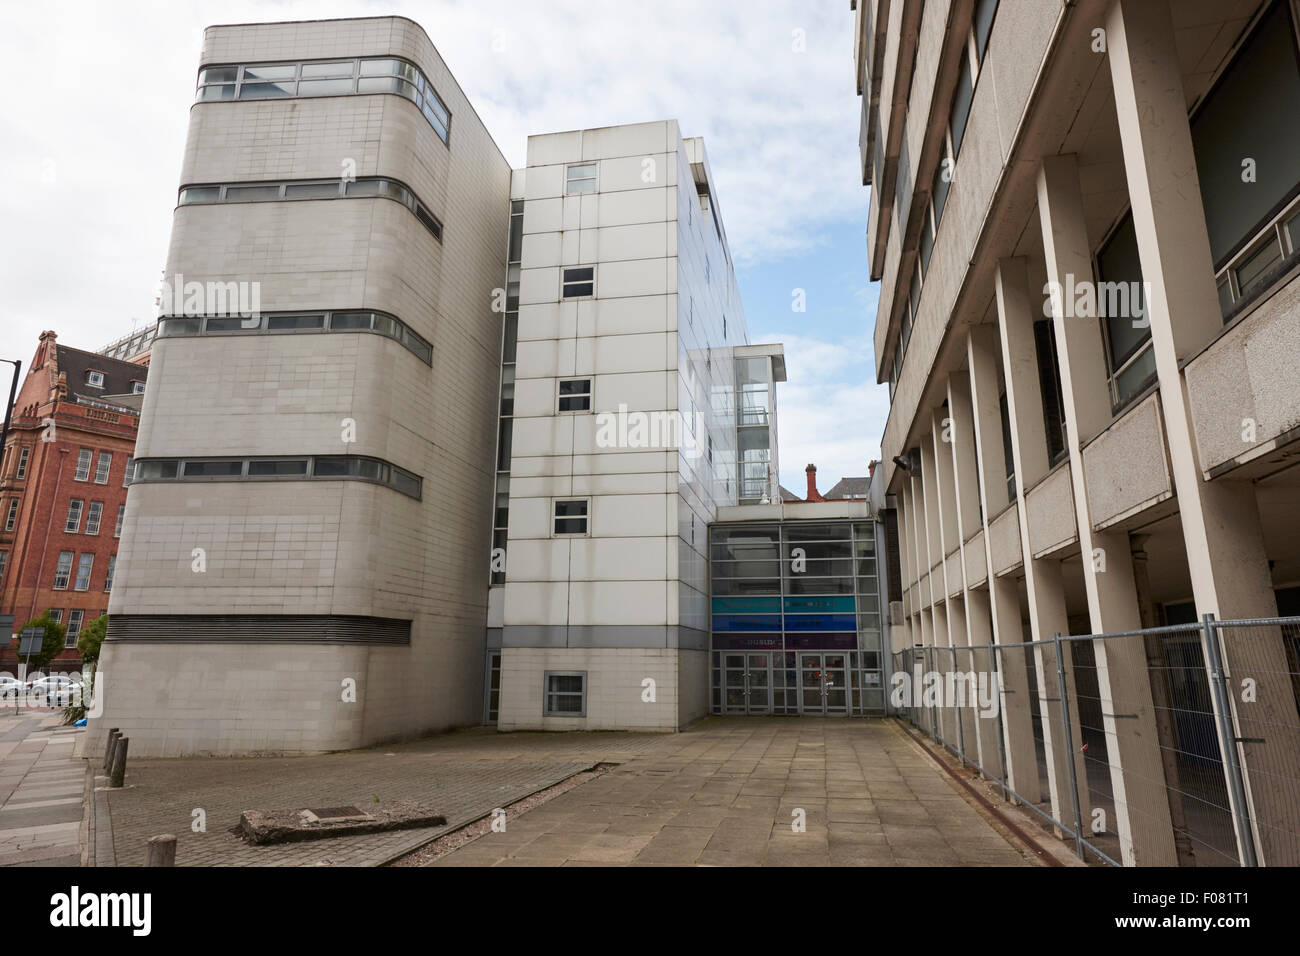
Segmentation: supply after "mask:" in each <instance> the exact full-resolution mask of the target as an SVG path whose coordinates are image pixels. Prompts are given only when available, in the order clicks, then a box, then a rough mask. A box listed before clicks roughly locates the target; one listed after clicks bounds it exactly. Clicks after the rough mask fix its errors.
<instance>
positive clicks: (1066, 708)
mask: <svg viewBox="0 0 1300 956" xmlns="http://www.w3.org/2000/svg"><path fill="white" fill-rule="evenodd" d="M1052 641H1053V642H1054V643H1055V645H1056V682H1057V684H1058V685H1059V688H1060V694H1061V724H1062V726H1063V727H1064V737H1065V756H1066V763H1068V764H1069V766H1070V805H1071V807H1072V808H1073V810H1074V852H1075V853H1076V854H1078V856H1079V859H1081V860H1082V859H1083V825H1082V823H1081V814H1080V807H1079V773H1078V771H1077V770H1076V769H1075V766H1074V735H1073V733H1072V732H1071V731H1070V692H1069V688H1068V687H1067V685H1066V683H1065V658H1064V657H1063V656H1062V654H1061V651H1062V648H1061V635H1060V634H1057V635H1056V636H1055V637H1053V638H1052Z"/></svg>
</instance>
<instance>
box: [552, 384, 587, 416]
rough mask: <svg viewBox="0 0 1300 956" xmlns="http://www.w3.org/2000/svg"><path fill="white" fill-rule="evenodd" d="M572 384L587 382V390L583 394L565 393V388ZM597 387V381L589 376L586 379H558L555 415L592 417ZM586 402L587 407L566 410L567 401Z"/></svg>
mask: <svg viewBox="0 0 1300 956" xmlns="http://www.w3.org/2000/svg"><path fill="white" fill-rule="evenodd" d="M572 382H585V383H586V385H587V388H586V390H585V391H582V392H571V393H569V394H567V395H566V394H565V393H564V386H565V385H567V384H569V383H572ZM595 392H596V385H595V379H593V378H591V377H590V376H587V377H585V378H557V379H556V380H555V414H557V415H590V414H591V413H592V405H593V399H594V398H595ZM583 400H585V401H586V404H585V406H582V407H578V408H565V407H564V403H565V402H566V401H579V402H581V401H583Z"/></svg>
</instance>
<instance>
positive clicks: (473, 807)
mask: <svg viewBox="0 0 1300 956" xmlns="http://www.w3.org/2000/svg"><path fill="white" fill-rule="evenodd" d="M664 739H665V738H663V737H660V736H656V735H649V734H624V733H593V734H498V733H497V732H496V731H494V730H491V729H488V728H473V729H470V730H464V731H458V732H455V733H449V734H441V735H438V736H436V737H430V738H426V739H425V740H421V741H415V742H412V743H408V744H395V745H391V746H387V747H382V748H376V749H372V750H357V751H350V752H348V753H338V754H324V755H319V756H311V757H249V758H183V759H166V760H164V759H147V758H143V759H138V760H136V759H131V760H129V761H128V765H127V775H126V784H127V788H126V789H123V790H115V791H111V792H108V793H104V792H100V793H99V794H97V802H96V814H95V827H96V831H97V834H98V837H99V838H98V839H97V841H96V853H95V865H97V866H115V865H116V866H139V865H143V863H144V858H145V845H146V843H147V841H148V839H149V837H151V836H156V835H158V834H160V833H174V834H175V835H176V837H177V847H176V865H177V866H375V865H378V864H380V863H383V862H385V861H387V860H389V859H391V858H392V857H394V856H396V855H398V854H401V853H403V852H405V851H407V850H410V849H412V848H414V847H416V846H419V845H420V844H422V843H424V842H426V841H428V840H430V839H432V838H433V837H435V836H438V835H439V834H441V833H445V832H447V831H448V830H451V829H454V828H456V827H459V826H463V825H464V824H466V823H469V822H470V821H472V820H475V819H477V818H479V817H481V816H483V815H485V814H487V813H489V812H491V810H493V809H494V808H496V807H500V806H504V805H505V804H508V803H512V802H514V801H516V800H519V799H522V798H523V797H526V796H528V795H529V794H531V793H535V792H536V791H538V790H541V789H544V788H546V787H549V786H551V785H553V784H555V783H558V782H559V781H561V780H563V779H564V778H566V777H569V776H571V775H572V774H575V773H578V772H579V771H581V770H585V769H587V768H588V767H591V766H592V765H593V764H596V763H599V762H601V761H624V760H627V759H629V758H630V757H631V756H633V755H635V754H636V753H638V752H641V751H645V750H649V749H651V748H652V747H654V746H655V745H656V744H658V743H661V742H662V741H663V740H664ZM375 797H378V798H379V800H380V802H381V803H383V802H386V801H393V800H415V801H419V802H422V803H428V804H431V805H432V806H434V807H435V808H437V809H438V810H439V811H440V812H442V813H443V815H444V816H446V817H447V825H446V826H444V827H426V828H419V829H413V830H401V831H396V832H393V833H384V834H369V835H363V836H352V837H335V838H331V839H326V840H312V841H307V842H303V843H289V844H281V845H277V846H265V847H259V846H253V845H251V844H248V843H245V842H244V841H243V840H242V839H240V838H239V837H237V836H235V835H234V834H232V833H231V832H229V831H230V828H231V827H233V826H235V825H236V824H238V822H239V814H240V813H241V812H242V811H244V810H250V809H263V810H271V809H286V808H299V807H333V806H346V805H356V806H359V807H361V808H362V809H363V810H364V809H365V808H366V807H367V806H375V805H376V804H375V802H374V801H375ZM195 810H202V811H203V812H204V816H205V818H206V819H205V824H206V832H195V831H194V829H193V823H194V820H195V814H194V811H195Z"/></svg>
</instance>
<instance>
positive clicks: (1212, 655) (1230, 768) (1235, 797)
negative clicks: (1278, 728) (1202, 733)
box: [1201, 614, 1259, 866]
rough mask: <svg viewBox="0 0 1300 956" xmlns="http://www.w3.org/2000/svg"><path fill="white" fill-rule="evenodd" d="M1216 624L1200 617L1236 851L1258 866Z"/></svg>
mask: <svg viewBox="0 0 1300 956" xmlns="http://www.w3.org/2000/svg"><path fill="white" fill-rule="evenodd" d="M1215 623H1216V622H1215V620H1214V615H1213V614H1206V615H1204V616H1203V617H1202V618H1201V628H1202V630H1203V631H1204V632H1205V655H1206V663H1207V664H1209V665H1210V693H1211V694H1213V695H1214V716H1215V720H1214V726H1215V729H1216V730H1218V732H1219V752H1220V753H1222V754H1223V767H1224V772H1225V773H1226V775H1227V777H1228V791H1229V793H1230V794H1231V797H1232V800H1231V802H1232V815H1233V818H1234V819H1235V821H1236V824H1237V826H1236V829H1237V849H1238V851H1239V853H1240V855H1241V865H1242V866H1258V865H1259V863H1258V861H1257V860H1256V857H1255V831H1254V830H1253V829H1252V828H1251V825H1250V813H1249V811H1247V809H1246V782H1245V780H1244V779H1243V777H1242V773H1241V761H1240V760H1239V759H1238V755H1237V735H1236V734H1235V733H1234V732H1233V729H1232V712H1231V711H1230V710H1229V707H1230V706H1231V704H1230V703H1229V700H1228V676H1227V674H1225V673H1224V670H1223V651H1222V649H1221V648H1220V647H1219V634H1218V629H1217V627H1216V626H1215Z"/></svg>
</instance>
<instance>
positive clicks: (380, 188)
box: [177, 176, 442, 242]
mask: <svg viewBox="0 0 1300 956" xmlns="http://www.w3.org/2000/svg"><path fill="white" fill-rule="evenodd" d="M375 198H379V199H391V200H393V202H396V203H401V204H402V205H403V206H405V207H406V208H407V209H409V210H410V211H411V212H413V213H414V214H415V218H416V219H418V220H420V222H421V223H422V224H423V225H424V227H425V228H426V229H428V230H429V231H430V232H431V233H433V237H434V238H435V239H437V240H438V241H439V242H442V222H441V221H440V220H439V219H438V217H437V216H435V215H434V214H433V213H431V212H429V209H428V207H427V206H425V205H424V203H422V202H420V200H419V199H417V198H416V196H415V192H414V191H413V190H412V189H411V188H410V187H409V186H407V185H406V184H405V183H402V182H401V181H399V180H396V179H390V178H388V177H385V176H363V177H360V178H358V179H342V178H340V179H295V180H272V181H264V182H243V183H198V184H195V185H192V186H183V187H181V192H180V198H179V200H178V203H177V204H178V205H181V206H207V205H212V204H214V203H229V202H286V201H287V202H303V201H305V200H311V199H375Z"/></svg>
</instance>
